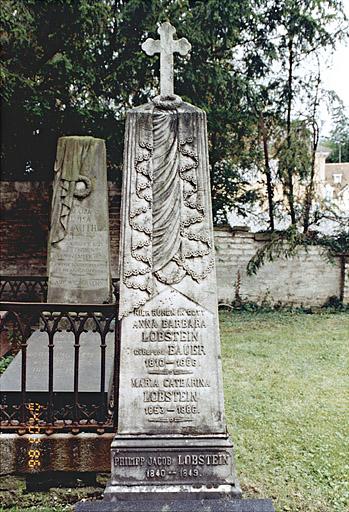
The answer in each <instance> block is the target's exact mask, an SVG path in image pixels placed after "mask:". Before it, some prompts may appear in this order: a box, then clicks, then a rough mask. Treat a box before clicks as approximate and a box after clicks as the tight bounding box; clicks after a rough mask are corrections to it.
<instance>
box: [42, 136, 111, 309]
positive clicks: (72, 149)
mask: <svg viewBox="0 0 349 512" xmlns="http://www.w3.org/2000/svg"><path fill="white" fill-rule="evenodd" d="M109 252H110V251H109V217H108V193H107V171H106V153H105V144H104V141H103V140H101V139H95V138H93V137H61V138H60V139H59V140H58V147H57V156H56V162H55V179H54V185H53V197H52V212H51V229H50V235H49V250H48V276H49V280H48V298H47V300H48V302H59V303H69V302H70V303H95V304H98V303H103V302H108V301H110V298H111V284H110V255H109Z"/></svg>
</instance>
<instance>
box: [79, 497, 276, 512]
mask: <svg viewBox="0 0 349 512" xmlns="http://www.w3.org/2000/svg"><path fill="white" fill-rule="evenodd" d="M198 498H199V496H198ZM75 510H76V512H163V511H166V512H275V509H274V507H273V504H272V502H271V500H248V499H247V500H242V499H233V498H212V499H193V498H189V497H185V496H182V497H181V498H178V497H177V498H170V497H168V498H167V499H164V498H163V497H159V496H157V495H155V496H152V497H151V499H147V498H146V497H144V496H143V495H140V496H138V497H137V498H136V497H134V498H132V499H127V500H122V501H121V500H120V501H117V502H115V501H112V502H111V501H107V500H102V501H90V502H84V503H78V504H77V505H76V507H75Z"/></svg>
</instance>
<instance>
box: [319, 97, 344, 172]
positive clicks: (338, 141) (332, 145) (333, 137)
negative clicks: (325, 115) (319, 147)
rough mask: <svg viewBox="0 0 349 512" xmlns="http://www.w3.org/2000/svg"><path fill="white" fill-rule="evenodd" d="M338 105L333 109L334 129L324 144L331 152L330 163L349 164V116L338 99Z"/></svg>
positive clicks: (328, 159)
mask: <svg viewBox="0 0 349 512" xmlns="http://www.w3.org/2000/svg"><path fill="white" fill-rule="evenodd" d="M336 100H337V101H336V103H337V105H336V106H335V107H334V108H333V112H332V119H333V128H332V130H331V133H330V136H329V137H328V138H327V139H325V140H324V141H323V142H324V144H325V145H326V146H327V147H328V148H329V150H330V151H331V153H330V155H329V156H328V158H327V161H328V162H332V163H340V162H349V116H348V113H347V111H346V109H345V107H344V105H343V102H342V101H341V100H340V99H339V98H336Z"/></svg>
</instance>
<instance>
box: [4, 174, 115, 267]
mask: <svg viewBox="0 0 349 512" xmlns="http://www.w3.org/2000/svg"><path fill="white" fill-rule="evenodd" d="M51 188H52V187H51V184H50V183H48V182H43V181H40V182H35V181H32V182H30V181H27V182H6V181H3V182H0V202H1V210H0V237H1V246H0V273H1V274H4V275H28V276H35V275H46V258H47V237H48V226H49V218H50V205H51V194H52V190H51ZM108 189H109V223H110V225H109V228H110V245H111V248H112V250H111V266H112V274H113V276H115V275H117V267H118V251H119V231H120V198H121V195H120V187H119V186H118V185H117V184H115V183H114V182H111V181H109V182H108Z"/></svg>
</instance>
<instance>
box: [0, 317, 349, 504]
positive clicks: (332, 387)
mask: <svg viewBox="0 0 349 512" xmlns="http://www.w3.org/2000/svg"><path fill="white" fill-rule="evenodd" d="M220 319H221V336H222V352H223V367H224V385H225V401H226V416H227V421H228V425H229V431H230V433H231V435H232V437H233V440H234V443H235V455H236V464H237V472H238V476H239V478H240V482H241V485H242V489H243V492H244V496H245V497H269V498H272V499H273V501H274V504H275V508H276V511H277V512H284V511H285V512H286V511H287V512H288V511H290V512H346V511H348V510H349V493H348V489H349V482H348V480H349V476H348V474H349V461H348V453H349V446H348V440H349V431H348V424H349V407H348V399H347V397H348V389H349V378H348V360H349V353H348V352H349V348H348V346H349V343H348V341H349V314H348V313H336V314H330V313H324V314H313V315H310V314H309V315H307V314H304V313H291V312H290V313H288V312H271V313H262V312H257V313H246V312H242V313H238V312H233V313H222V314H221V317H220ZM101 485H102V487H100V488H95V489H93V488H86V489H68V490H67V489H52V490H51V491H50V492H47V493H28V494H26V493H24V483H23V480H21V479H15V478H12V477H6V478H2V479H0V503H1V505H0V511H5V510H6V512H10V511H11V512H20V511H25V510H35V511H36V512H62V511H68V510H72V509H73V507H72V505H71V504H73V503H74V502H76V501H77V500H78V499H80V498H81V497H83V496H92V495H96V494H98V493H100V492H101V490H103V485H104V482H103V481H102V482H101ZM1 489H2V490H1ZM10 489H12V490H10Z"/></svg>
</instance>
